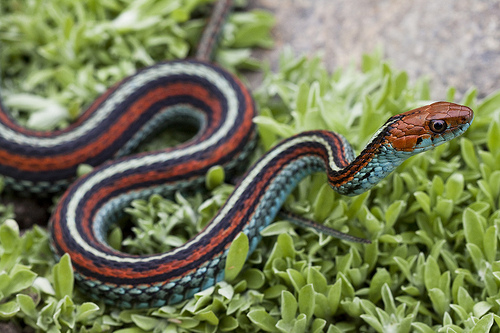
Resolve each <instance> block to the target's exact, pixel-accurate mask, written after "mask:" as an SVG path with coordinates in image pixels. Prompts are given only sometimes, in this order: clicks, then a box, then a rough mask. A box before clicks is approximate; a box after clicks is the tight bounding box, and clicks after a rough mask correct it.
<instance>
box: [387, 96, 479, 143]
mask: <svg viewBox="0 0 500 333" xmlns="http://www.w3.org/2000/svg"><path fill="white" fill-rule="evenodd" d="M473 119H474V112H473V111H472V110H471V109H470V108H468V107H467V106H463V105H458V104H454V103H448V102H436V103H433V104H430V105H427V106H423V107H420V108H418V109H414V110H410V111H407V112H404V113H401V114H399V115H397V116H394V117H392V118H390V119H389V120H388V121H387V123H386V126H384V128H385V129H386V131H384V132H385V135H384V136H385V140H386V142H387V143H389V144H390V145H391V146H392V148H394V149H395V150H397V151H405V152H415V153H417V152H422V151H426V150H428V149H431V148H433V147H435V146H438V145H440V144H442V143H444V142H446V141H449V140H451V139H453V138H455V137H457V136H459V135H460V134H462V133H463V132H465V131H466V130H467V129H468V128H469V126H470V124H471V123H472V120H473Z"/></svg>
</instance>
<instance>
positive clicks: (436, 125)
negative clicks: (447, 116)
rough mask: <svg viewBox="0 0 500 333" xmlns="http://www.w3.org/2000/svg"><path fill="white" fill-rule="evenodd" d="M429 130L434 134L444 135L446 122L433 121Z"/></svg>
mask: <svg viewBox="0 0 500 333" xmlns="http://www.w3.org/2000/svg"><path fill="white" fill-rule="evenodd" d="M429 128H430V129H431V131H433V132H434V133H443V132H444V131H445V129H446V122H445V121H444V120H440V119H434V120H431V122H430V124H429Z"/></svg>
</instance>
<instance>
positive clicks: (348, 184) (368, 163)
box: [328, 141, 414, 196]
mask: <svg viewBox="0 0 500 333" xmlns="http://www.w3.org/2000/svg"><path fill="white" fill-rule="evenodd" d="M412 155H414V153H413V152H404V151H396V150H395V149H394V148H392V147H391V146H389V145H388V144H381V143H375V142H373V141H372V142H371V143H369V144H368V145H367V146H366V148H365V149H364V150H363V151H362V152H361V153H360V154H359V155H358V156H357V157H356V158H355V159H354V161H352V162H351V163H350V164H349V165H347V166H346V167H344V168H342V169H340V170H333V169H331V168H330V169H329V172H328V182H329V184H330V186H331V187H332V188H333V189H334V190H335V191H336V192H338V193H340V194H342V195H348V196H354V195H358V194H361V193H363V192H365V191H368V190H370V189H371V188H372V187H374V186H375V185H376V184H377V183H378V182H380V181H381V180H382V179H383V178H385V177H386V176H387V175H389V174H390V173H391V172H392V171H394V170H395V169H396V168H397V167H398V166H399V165H401V163H403V162H404V161H405V160H406V159H407V158H408V157H410V156H412Z"/></svg>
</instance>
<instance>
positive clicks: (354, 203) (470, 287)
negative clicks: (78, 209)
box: [0, 0, 500, 333]
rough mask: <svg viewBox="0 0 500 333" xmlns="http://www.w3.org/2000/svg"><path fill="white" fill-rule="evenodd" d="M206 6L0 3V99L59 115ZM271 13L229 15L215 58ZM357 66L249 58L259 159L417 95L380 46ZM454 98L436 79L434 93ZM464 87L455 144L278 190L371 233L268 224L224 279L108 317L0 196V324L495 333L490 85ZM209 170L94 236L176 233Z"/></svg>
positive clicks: (496, 190) (499, 170) (499, 276)
mask: <svg viewBox="0 0 500 333" xmlns="http://www.w3.org/2000/svg"><path fill="white" fill-rule="evenodd" d="M207 2H209V1H204V0H192V1H182V2H181V1H167V0H164V1H160V0H158V1H153V0H141V1H131V0H128V1H125V0H124V1H118V0H103V1H89V2H88V5H87V6H86V7H84V6H83V5H82V4H81V3H82V2H78V1H76V2H75V1H70V0H64V1H55V0H54V1H36V0H33V1H29V2H25V1H21V0H17V1H16V0H8V1H2V2H1V3H0V11H1V12H0V14H1V15H2V20H0V41H1V43H2V49H1V52H0V64H1V66H0V67H1V70H2V73H1V77H2V80H3V81H2V97H3V98H4V104H5V105H7V106H8V107H9V108H10V110H11V111H12V112H13V113H14V116H16V118H17V119H19V121H20V122H22V123H23V124H26V125H28V126H33V125H35V124H40V120H43V121H44V123H43V124H42V125H43V127H44V128H54V127H60V126H65V124H67V123H68V122H70V121H71V120H73V119H74V118H75V117H77V114H78V112H79V110H80V109H81V108H82V106H84V105H88V103H89V102H90V101H92V100H93V99H94V98H95V97H96V96H97V95H98V94H99V93H102V92H103V91H104V89H105V87H107V86H109V85H110V84H112V83H113V82H116V81H117V80H118V79H119V78H121V77H123V76H125V75H128V74H131V73H133V72H134V71H135V69H136V68H139V67H143V66H146V65H149V64H152V63H154V62H155V61H158V60H164V59H173V58H184V57H185V56H186V55H187V54H188V53H189V52H190V50H191V49H192V48H193V45H194V44H195V42H196V36H198V35H199V31H200V29H201V27H202V26H203V22H204V18H203V17H204V16H205V15H206V10H207V7H206V3H207ZM56 3H57V6H56V5H55V4H56ZM42 18H43V19H42ZM271 25H272V17H271V16H270V15H269V14H267V13H263V12H259V11H255V12H240V13H236V14H234V15H233V16H232V17H231V19H230V22H229V23H228V25H227V27H226V30H225V33H224V36H223V41H222V46H221V48H220V49H219V50H218V52H217V58H216V59H217V61H218V62H220V63H221V64H223V65H224V66H226V67H228V68H231V69H233V70H238V68H248V67H251V68H256V66H257V65H258V63H256V62H255V61H254V60H251V59H250V58H249V52H250V49H249V48H250V47H255V46H261V47H269V46H271V45H272V41H271V40H270V39H269V35H268V32H269V29H270V27H271ZM358 67H359V68H358ZM358 67H356V66H352V67H348V68H344V69H339V70H337V71H336V72H335V73H333V74H330V73H328V72H327V71H326V70H325V68H324V67H323V65H322V63H321V60H320V59H319V58H318V57H314V58H311V59H307V58H304V57H297V56H295V55H294V54H293V53H292V52H291V51H290V50H285V51H284V52H283V54H282V57H281V62H280V68H279V70H278V71H277V72H275V73H273V72H269V71H267V70H265V75H264V79H263V82H262V84H261V85H260V87H259V88H258V89H256V91H255V92H254V93H255V98H256V102H257V104H258V106H259V110H260V115H259V116H258V117H257V118H256V119H255V122H256V123H257V124H258V125H259V131H260V134H261V146H260V149H259V150H260V153H262V152H263V151H265V150H267V149H269V148H270V147H271V146H272V145H273V144H274V143H276V142H277V141H278V140H280V139H281V138H283V137H287V136H289V135H292V134H294V133H296V132H300V131H303V130H308V129H318V128H321V129H331V130H335V131H336V132H339V133H342V134H343V135H345V136H346V137H347V138H348V139H349V141H350V142H351V143H352V144H353V146H354V147H355V148H356V150H357V151H359V150H360V148H362V146H363V144H364V143H366V142H367V140H368V139H369V138H370V136H371V135H372V134H373V133H374V132H375V131H376V130H377V128H378V127H379V126H380V125H381V124H382V123H383V122H384V120H385V119H386V118H388V117H389V116H390V115H392V114H395V113H398V112H401V111H404V110H407V109H410V108H413V107H416V106H420V105H423V104H427V103H429V102H430V101H431V99H432V98H431V93H430V91H429V86H428V83H427V82H426V80H424V79H422V80H418V81H417V82H416V83H414V84H410V83H409V82H408V76H407V74H406V73H405V72H401V71H398V70H396V69H394V68H392V67H391V66H390V65H389V64H387V63H386V62H385V61H384V60H383V59H382V56H381V54H380V52H375V53H374V54H372V55H367V56H365V57H363V59H362V60H361V64H360V65H359V66H358ZM454 95H455V93H454V89H453V88H450V89H449V92H448V96H447V100H449V101H453V100H455V98H454V97H455V96H454ZM39 96H44V97H39ZM475 96H476V91H475V90H474V89H471V90H470V91H469V92H467V93H466V94H465V96H464V98H463V99H462V100H461V101H459V102H461V103H463V104H465V105H468V106H470V107H471V108H472V109H473V110H474V111H475V119H474V123H473V125H472V126H471V128H470V129H469V130H468V131H467V132H466V133H465V134H464V135H463V136H462V137H461V138H459V139H458V140H454V141H453V142H450V143H448V144H445V145H443V146H440V147H438V148H437V149H435V150H433V151H431V152H428V153H425V154H421V155H418V156H416V157H413V158H412V159H410V160H408V161H407V162H405V163H404V164H403V165H402V166H401V167H400V168H398V170H397V172H395V173H393V174H392V175H390V176H389V177H388V178H387V179H385V180H383V181H382V182H381V183H380V184H379V185H378V186H376V187H375V188H374V189H373V190H371V191H370V192H368V193H365V194H362V195H359V196H356V197H353V198H346V197H341V196H339V195H337V194H335V193H333V192H332V191H331V190H330V189H329V188H328V186H327V185H326V184H325V176H324V175H321V174H317V175H313V176H312V177H309V178H308V179H306V180H305V181H303V182H302V183H301V184H300V185H299V186H298V188H297V189H296V190H295V191H294V193H293V195H292V196H291V197H290V198H289V199H288V200H287V203H286V207H287V208H288V209H289V210H292V211H294V212H296V213H301V214H303V215H305V216H306V217H308V218H313V219H315V220H317V221H320V222H322V223H325V224H326V225H328V226H330V227H333V228H336V229H339V230H342V231H344V232H349V233H351V234H354V235H358V236H362V237H365V238H369V239H371V240H372V241H373V242H372V244H370V245H364V244H356V243H348V242H344V241H339V240H337V239H333V238H331V237H326V236H324V235H318V234H316V233H315V232H314V231H312V230H303V229H297V228H295V227H294V226H292V225H291V224H289V223H288V222H286V221H277V222H275V223H273V224H271V225H270V226H269V227H268V228H266V229H265V230H264V231H263V232H262V234H263V240H262V242H261V243H260V244H259V246H258V248H257V250H256V251H255V252H254V253H253V254H252V255H251V257H250V259H249V260H248V261H247V263H246V264H245V266H244V268H243V271H242V272H241V273H240V274H239V275H238V276H237V277H236V278H235V279H233V280H232V281H230V282H222V283H219V284H218V285H217V286H215V287H214V288H211V289H208V290H206V291H203V292H201V293H199V294H197V295H196V296H195V297H194V298H193V299H191V300H189V301H186V302H184V303H181V304H179V305H176V306H165V307H162V308H159V309H151V310H142V311H135V310H134V311H130V310H127V311H119V310H116V309H112V308H109V307H106V306H104V305H103V304H100V303H99V302H97V303H94V302H89V300H88V299H86V298H85V297H84V295H81V294H80V293H79V292H78V291H77V290H74V288H73V283H72V281H73V279H72V278H71V276H72V272H71V264H70V260H69V258H68V257H63V259H62V260H61V262H60V263H58V264H56V263H55V262H54V260H53V258H52V254H51V252H50V249H49V246H48V235H47V232H46V231H45V229H43V228H41V227H37V226H35V227H33V228H32V229H29V230H25V231H20V230H19V228H18V225H17V223H16V222H15V218H14V219H13V218H12V217H13V216H12V213H11V211H12V210H11V209H9V208H8V207H1V212H3V213H2V215H3V217H2V221H3V222H2V224H1V226H0V255H1V257H0V318H2V319H3V320H4V323H5V324H4V325H10V326H9V327H13V326H16V325H17V326H20V327H22V326H28V327H31V328H32V329H33V330H35V331H49V332H60V331H62V332H67V331H79V332H101V331H116V332H122V333H125V332H127V333H128V332H215V331H222V332H224V331H227V332H243V331H245V332H246V331H249V332H257V331H267V332H288V333H289V332H323V331H324V332H359V331H363V332H365V331H366V332H424V333H427V332H435V331H438V332H488V331H490V330H491V331H493V332H498V331H499V325H500V317H499V316H498V315H497V313H499V311H500V293H499V287H500V264H499V263H498V261H497V260H498V255H497V252H498V250H497V246H498V239H499V237H498V236H499V231H498V228H499V227H500V213H499V210H498V208H499V206H500V125H499V122H500V93H495V94H492V95H491V96H489V97H487V98H485V99H484V100H482V101H478V100H477V99H476V97H475ZM374 119H376V120H377V121H374ZM217 177H218V175H217V172H214V173H213V174H211V175H209V180H208V184H209V185H210V186H209V187H210V188H213V189H212V190H211V192H210V195H208V196H201V195H196V196H193V197H185V196H183V195H182V194H180V193H179V194H177V195H176V196H175V198H170V199H164V198H161V197H158V196H154V197H152V198H150V199H149V200H148V201H136V202H134V203H133V204H132V205H131V207H130V208H128V209H127V212H128V213H129V215H130V216H131V218H132V220H134V223H135V224H136V227H135V228H134V229H133V231H134V237H131V238H126V239H125V240H123V242H122V235H121V233H120V230H119V229H114V230H113V231H112V232H111V235H110V241H111V242H112V243H113V245H114V246H117V247H119V246H123V247H124V248H125V249H126V250H127V251H130V252H136V253H150V252H157V251H165V250H166V249H168V247H169V246H177V245H178V244H180V243H181V242H184V241H185V240H186V239H187V238H189V237H190V236H191V235H192V234H193V233H194V232H196V231H197V230H199V229H200V228H202V226H203V225H204V224H206V223H207V221H209V220H210V217H211V216H213V214H214V213H215V212H216V211H217V208H218V207H220V205H221V204H222V203H223V202H224V200H225V198H226V197H227V196H228V194H229V193H230V192H231V189H232V187H231V186H230V185H227V184H220V180H217V179H216V178H217ZM179 229H182V230H186V232H185V233H178V232H176V230H179ZM169 232H171V233H169ZM120 243H122V245H120ZM5 327H7V326H5Z"/></svg>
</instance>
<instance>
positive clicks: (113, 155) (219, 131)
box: [0, 4, 473, 308]
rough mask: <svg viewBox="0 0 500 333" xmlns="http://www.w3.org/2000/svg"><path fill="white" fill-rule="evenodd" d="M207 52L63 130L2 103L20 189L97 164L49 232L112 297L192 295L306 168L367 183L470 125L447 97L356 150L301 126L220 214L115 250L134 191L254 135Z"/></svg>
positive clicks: (159, 71)
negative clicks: (163, 247) (163, 245)
mask: <svg viewBox="0 0 500 333" xmlns="http://www.w3.org/2000/svg"><path fill="white" fill-rule="evenodd" d="M224 6H228V5H227V4H224V5H223V9H225V8H227V7H224ZM223 13H225V11H223ZM222 16H225V15H224V14H223V15H222ZM219 26H220V24H219ZM211 40H213V38H212V39H211ZM207 49H210V47H208V48H207ZM204 54H206V53H204ZM199 58H200V59H203V60H186V61H173V62H165V63H159V64H156V65H154V66H151V67H148V68H145V69H143V70H141V71H139V72H138V73H136V74H134V75H132V76H131V77H128V78H126V79H125V80H123V81H121V82H120V83H118V84H117V85H115V86H114V87H112V88H111V89H109V90H108V91H107V92H106V93H105V94H103V95H102V96H101V97H100V98H98V99H97V100H96V101H95V102H94V103H93V104H92V105H91V106H90V107H89V109H88V110H87V111H86V112H85V113H84V114H83V115H82V117H81V118H80V119H79V120H78V121H77V122H76V123H75V124H73V125H72V126H70V127H69V128H67V129H64V130H61V131H56V132H36V131H31V130H28V129H25V128H22V127H20V126H18V125H17V124H16V123H15V122H14V121H13V120H12V119H11V118H10V117H9V116H8V115H7V113H6V112H5V109H4V108H1V107H0V109H1V110H0V174H2V175H3V176H4V178H5V179H6V182H7V184H8V185H10V187H12V188H13V189H15V190H18V191H26V190H30V191H33V192H42V193H43V192H54V191H58V190H61V189H62V188H64V187H66V186H68V184H69V183H70V182H71V181H72V180H73V178H74V177H75V170H76V168H77V166H78V165H79V164H81V163H87V164H91V165H94V166H96V168H95V169H94V170H93V171H92V172H90V173H88V174H87V175H85V176H83V177H81V178H79V179H77V180H76V181H75V182H73V183H72V184H71V185H70V186H69V188H68V189H67V190H66V191H65V192H64V194H63V196H62V197H61V199H60V201H59V202H58V204H57V207H56V208H55V211H54V213H53V215H52V218H51V223H50V233H51V238H52V247H53V249H54V251H55V252H56V254H57V255H62V254H64V253H69V254H70V256H71V259H72V263H73V266H74V270H75V278H76V280H77V282H78V284H79V286H80V287H81V288H82V289H83V290H84V291H85V292H86V293H88V294H90V295H92V296H93V297H95V298H97V299H102V300H104V301H105V302H106V303H108V304H111V305H114V306H118V307H121V308H130V307H139V308H141V307H142V308H144V307H158V306H162V305H165V304H174V303H178V302H180V301H182V300H184V299H187V298H190V297H192V296H193V295H194V294H195V293H196V292H198V291H200V290H203V289H205V288H207V287H209V286H212V285H214V284H215V283H216V282H217V281H220V280H221V279H223V274H224V266H225V259H226V256H227V251H228V248H229V246H230V244H231V242H232V240H233V239H234V238H235V237H236V236H237V235H238V234H239V233H240V232H243V233H245V234H246V235H247V236H248V238H249V241H250V253H251V252H252V251H253V250H254V249H255V247H256V245H257V243H258V242H259V239H260V234H259V232H260V231H261V230H262V229H263V228H264V227H265V226H267V225H268V224H269V223H271V222H272V221H273V219H274V217H275V216H276V214H277V213H278V211H279V209H280V207H281V205H282V203H283V202H284V200H285V199H286V197H287V196H288V195H289V193H290V192H291V191H292V190H293V188H295V186H296V185H297V183H298V182H299V181H300V180H301V179H303V178H304V177H306V176H307V175H309V174H311V173H314V172H320V171H323V172H325V171H326V173H327V176H328V182H329V184H330V185H331V187H332V188H333V189H334V190H336V191H338V192H339V193H341V194H345V195H356V194H359V193H361V192H364V191H366V190H368V189H370V188H371V187H373V186H374V185H375V184H376V183H377V182H378V181H379V180H380V179H382V178H384V177H385V176H386V175H388V174H389V173H390V172H392V171H393V170H394V169H395V168H396V167H397V166H398V165H400V164H401V163H402V162H403V161H404V160H405V159H407V158H408V157H410V156H412V155H414V154H417V153H419V152H422V151H426V150H428V149H431V148H433V147H435V146H437V145H439V144H442V143H444V142H446V141H449V140H451V139H453V138H455V137H457V136H458V135H460V134H462V133H463V132H464V131H465V130H466V129H467V128H468V127H469V125H470V123H471V122H472V119H473V112H472V110H470V109H469V108H467V107H465V106H461V105H457V104H453V103H447V102H438V103H434V104H431V105H428V106H424V107H421V108H418V109H414V110H411V111H407V112H405V113H402V114H399V115H396V116H393V117H391V118H390V119H389V120H388V121H387V122H386V123H385V124H384V125H383V126H382V127H381V128H380V130H379V131H377V133H375V135H374V136H373V138H372V139H371V140H370V141H369V143H368V144H367V146H366V147H365V148H364V150H363V151H362V152H361V153H360V154H359V155H358V156H357V157H355V156H354V153H353V151H352V149H351V147H350V145H349V143H348V142H347V141H346V140H345V139H344V138H343V137H342V136H341V135H338V134H335V133H333V132H329V131H308V132H303V133H300V134H297V135H295V136H293V137H290V138H288V139H285V140H284V141H282V142H281V143H279V144H278V145H277V146H275V147H274V148H273V149H272V150H270V151H269V152H268V153H267V154H265V155H264V156H263V157H262V158H261V159H260V160H259V161H257V162H256V163H255V164H254V165H253V166H252V167H250V168H249V171H248V172H247V173H246V175H245V176H244V177H243V178H242V180H241V181H240V183H239V184H238V185H237V186H236V188H235V190H234V192H233V193H232V194H231V196H230V197H229V198H228V200H227V202H226V203H225V204H224V206H223V207H222V208H221V209H220V211H219V212H218V214H217V215H216V216H215V217H214V218H213V220H212V221H211V223H210V224H208V225H207V227H206V228H205V229H204V230H202V231H201V232H200V233H199V234H198V235H196V236H195V237H194V238H192V239H191V240H189V241H188V242H187V243H185V244H184V245H182V246H179V247H178V248H176V249H173V250H171V251H169V252H166V253H161V254H155V255H148V256H135V255H130V254H126V253H122V252H119V251H116V250H114V249H112V248H111V247H110V246H109V245H108V244H106V241H105V238H106V232H107V229H108V228H109V226H110V225H111V224H112V223H113V222H115V221H116V220H117V219H118V218H119V216H120V212H121V211H123V208H124V207H126V206H127V205H128V204H129V203H130V201H131V200H133V199H137V198H144V197H148V196H150V195H152V194H155V193H160V194H163V195H169V194H171V193H172V192H173V191H176V190H180V189H187V188H193V187H196V186H199V185H200V184H201V183H202V181H203V177H204V175H205V174H206V172H207V171H208V170H209V168H210V167H212V166H214V165H222V166H224V167H225V168H226V169H228V170H231V169H233V168H234V167H235V166H236V165H237V164H239V163H240V162H241V161H243V160H245V159H246V156H247V154H248V152H249V147H251V146H252V145H253V144H254V143H255V131H254V125H253V123H252V118H253V117H254V115H255V108H254V103H253V100H252V97H251V94H250V93H249V91H248V90H247V89H246V88H245V87H244V85H243V84H242V83H241V82H240V81H239V80H238V79H237V78H235V77H234V76H233V75H231V74H230V73H228V72H226V71H225V70H223V69H221V68H219V67H217V66H215V65H212V64H210V63H208V62H206V61H205V59H206V58H207V57H206V56H199ZM180 122H188V123H190V124H195V125H196V126H197V127H198V133H197V134H196V136H195V137H194V138H192V139H191V140H189V141H188V142H186V143H183V144H181V145H179V146H176V147H173V148H168V149H165V150H161V151H157V152H149V153H141V154H136V155H132V156H126V155H127V154H128V153H129V152H130V151H132V150H133V149H134V148H135V147H136V146H137V145H138V143H139V142H140V141H141V140H143V139H144V137H146V136H148V135H149V134H151V133H153V132H155V131H156V130H158V129H159V128H161V126H163V124H177V123H180ZM109 160H111V161H109Z"/></svg>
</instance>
